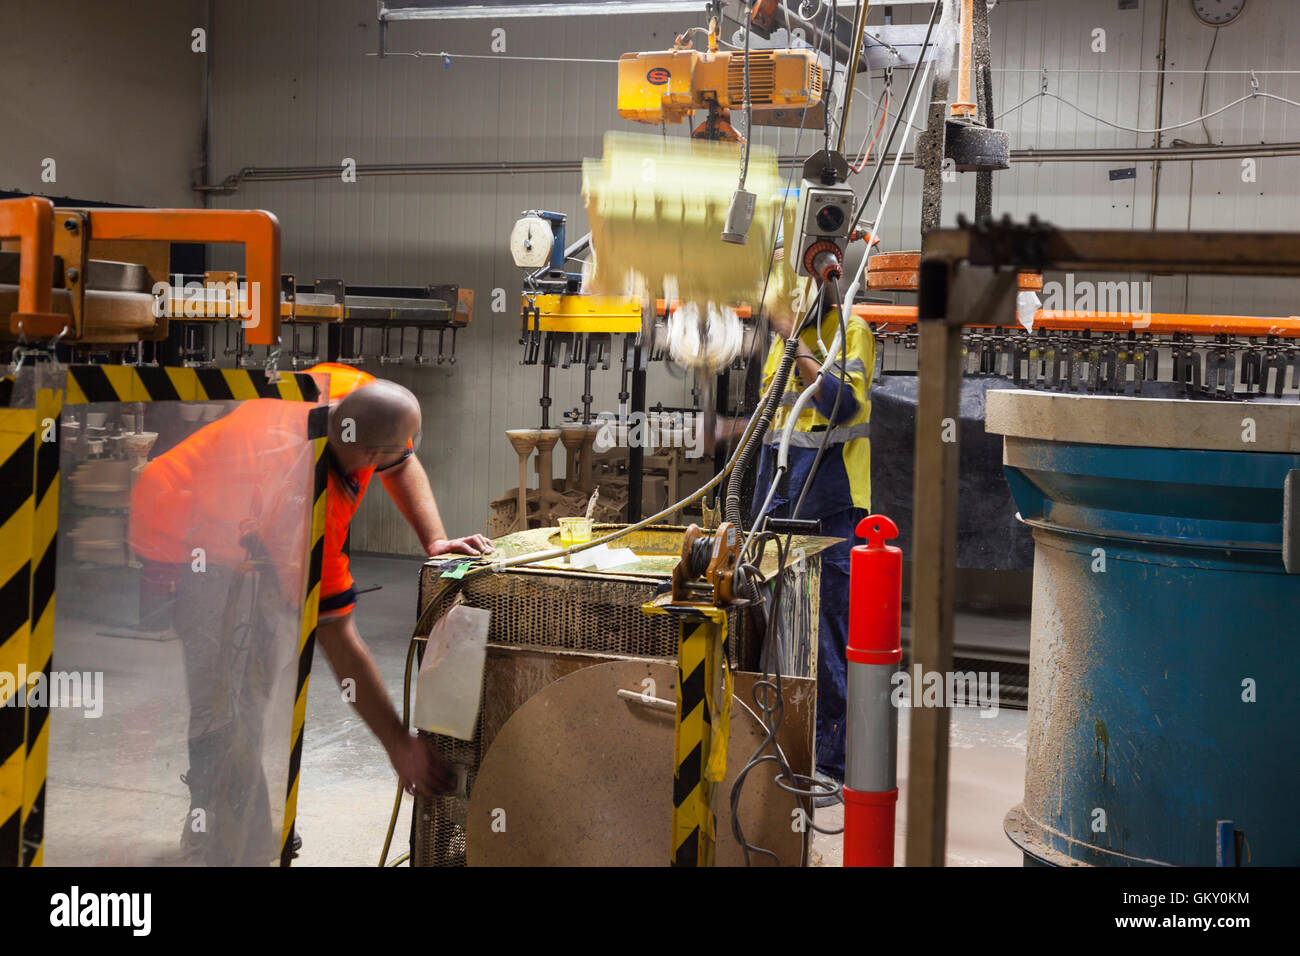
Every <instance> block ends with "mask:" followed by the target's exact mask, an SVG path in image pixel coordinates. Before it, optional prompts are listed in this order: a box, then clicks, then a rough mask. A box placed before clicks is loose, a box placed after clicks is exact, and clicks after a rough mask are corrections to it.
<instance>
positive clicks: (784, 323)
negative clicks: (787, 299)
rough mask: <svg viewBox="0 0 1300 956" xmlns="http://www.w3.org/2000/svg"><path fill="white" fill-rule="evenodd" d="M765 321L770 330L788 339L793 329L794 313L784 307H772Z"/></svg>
mask: <svg viewBox="0 0 1300 956" xmlns="http://www.w3.org/2000/svg"><path fill="white" fill-rule="evenodd" d="M767 322H768V325H769V326H770V327H771V329H772V331H773V332H774V333H776V334H777V335H779V336H780V337H781V338H783V339H788V338H789V337H790V333H791V332H792V331H794V315H793V314H791V313H789V312H786V311H785V310H784V309H773V310H772V311H771V312H769V313H768V314H767Z"/></svg>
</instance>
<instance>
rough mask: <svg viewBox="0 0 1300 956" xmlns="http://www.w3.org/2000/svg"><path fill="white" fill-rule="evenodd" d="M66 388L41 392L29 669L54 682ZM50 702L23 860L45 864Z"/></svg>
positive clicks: (29, 789)
mask: <svg viewBox="0 0 1300 956" xmlns="http://www.w3.org/2000/svg"><path fill="white" fill-rule="evenodd" d="M61 411H62V393H61V392H55V391H51V390H50V389H40V390H38V391H37V393H36V433H35V435H34V437H33V443H34V445H35V447H36V480H35V487H36V494H35V501H36V510H35V513H34V515H33V522H32V585H31V602H32V603H31V640H30V641H29V643H28V646H27V674H28V676H29V677H30V676H31V675H33V674H43V675H44V678H45V686H46V687H49V686H50V684H49V680H50V666H51V661H52V660H53V656H54V582H55V575H56V555H55V545H56V541H57V539H58V531H59V442H58V429H59V424H58V422H59V413H60V412H61ZM48 702H49V699H48V696H47V698H46V706H43V707H27V708H25V713H26V716H27V733H26V746H27V770H26V772H25V774H24V781H23V865H24V866H40V865H41V864H42V863H43V862H44V859H43V858H44V853H45V777H46V771H47V767H48V763H49V751H50V722H49V713H50V712H49V708H48Z"/></svg>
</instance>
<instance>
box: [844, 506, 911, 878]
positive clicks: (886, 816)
mask: <svg viewBox="0 0 1300 956" xmlns="http://www.w3.org/2000/svg"><path fill="white" fill-rule="evenodd" d="M857 530H858V537H861V538H866V539H867V543H866V545H859V546H857V547H856V548H854V549H853V551H852V558H851V564H850V566H849V574H850V577H849V647H848V714H847V720H848V727H847V742H846V745H845V759H844V865H845V866H893V865H894V812H895V809H896V807H897V804H898V710H897V709H896V708H895V707H894V705H893V704H892V703H891V701H890V697H891V695H892V693H893V690H894V684H893V676H894V674H895V673H896V672H897V670H898V664H899V662H900V661H901V660H902V659H903V650H902V645H901V643H900V642H899V627H900V625H901V623H902V619H901V616H900V615H901V606H902V598H903V552H902V551H901V550H899V549H898V548H895V547H893V546H892V545H887V544H885V542H886V541H887V540H888V539H890V538H896V537H898V526H897V525H896V524H894V522H893V521H891V520H890V519H888V518H886V517H885V516H884V515H869V516H867V517H866V518H863V519H862V521H861V522H859V523H858V529H857Z"/></svg>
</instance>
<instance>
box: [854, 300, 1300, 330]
mask: <svg viewBox="0 0 1300 956" xmlns="http://www.w3.org/2000/svg"><path fill="white" fill-rule="evenodd" d="M853 314H854V315H856V316H858V317H859V318H862V319H865V320H866V321H868V322H874V323H878V324H880V325H882V326H884V330H885V331H897V330H898V329H901V328H903V327H906V326H909V325H915V324H916V306H914V305H876V304H874V303H867V304H864V305H855V306H854V307H853ZM984 328H1008V329H1011V328H1016V329H1018V328H1021V326H1020V324H1019V323H1017V322H1015V321H1011V322H1007V323H1005V324H1004V325H999V326H984ZM1034 328H1035V329H1052V330H1054V331H1058V332H1082V331H1087V330H1091V331H1093V332H1148V333H1151V334H1152V335H1172V334H1174V333H1175V332H1180V333H1183V334H1186V335H1243V336H1256V337H1258V336H1268V335H1276V336H1278V337H1280V338H1300V316H1296V315H1292V316H1288V317H1276V316H1260V315H1180V314H1178V313H1172V312H1154V313H1151V314H1144V313H1131V312H1071V311H1063V310H1057V309H1052V310H1048V309H1039V310H1038V312H1036V313H1035V314H1034Z"/></svg>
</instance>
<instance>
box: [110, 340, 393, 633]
mask: <svg viewBox="0 0 1300 956" xmlns="http://www.w3.org/2000/svg"><path fill="white" fill-rule="evenodd" d="M308 372H309V373H313V374H315V373H322V374H327V375H329V400H330V401H331V402H335V401H338V400H339V399H342V398H343V397H344V396H345V395H347V394H349V393H350V392H352V391H353V390H354V389H357V388H360V387H361V386H363V385H368V384H369V383H371V382H373V381H374V380H375V377H374V376H373V375H370V374H369V373H367V372H363V371H361V370H360V369H356V368H352V367H351V366H347V365H339V364H335V363H332V362H324V363H321V364H319V365H316V366H314V367H312V368H310V369H308ZM313 407H314V406H312V405H311V404H309V403H305V402H289V401H281V400H279V399H255V400H251V401H247V402H244V403H243V404H242V405H240V406H239V407H238V408H236V409H235V410H234V411H233V412H231V413H230V414H229V415H227V416H225V417H224V418H221V419H218V420H217V421H215V422H212V423H211V424H209V425H206V426H205V427H203V428H202V429H200V430H199V431H197V432H195V433H194V434H193V435H191V436H190V437H189V438H187V439H185V440H184V441H182V442H181V443H180V444H178V445H177V446H176V447H175V448H172V449H171V450H170V451H167V452H166V453H164V454H162V455H159V456H158V457H157V458H155V459H154V460H153V461H151V462H149V464H148V465H147V466H145V468H144V470H143V471H142V472H141V475H140V478H139V481H138V483H137V484H136V486H135V488H134V489H133V491H132V495H131V519H130V522H131V530H130V542H131V547H132V549H133V550H135V552H136V553H137V554H139V555H140V556H141V557H144V558H147V559H149V560H152V561H159V562H164V563H171V564H189V563H191V561H192V559H193V553H194V552H193V549H194V548H196V547H200V548H203V550H204V559H205V561H206V562H207V563H210V564H215V565H219V566H226V567H234V566H236V565H237V564H239V563H240V562H242V561H243V560H245V558H246V557H247V549H246V547H245V545H244V543H243V542H244V539H245V535H247V534H248V533H249V532H250V531H255V532H257V535H258V537H259V538H260V539H261V543H262V547H264V548H265V549H266V551H267V552H268V553H269V555H270V557H271V559H272V561H273V563H274V564H275V566H276V568H277V571H278V572H279V575H280V579H281V582H282V584H283V586H284V587H285V588H286V589H291V588H295V587H298V586H300V582H301V581H302V573H303V567H304V564H305V556H306V551H307V535H308V533H309V531H310V528H309V527H306V525H305V524H304V522H303V519H302V515H303V514H304V513H306V514H310V505H309V504H305V503H304V502H305V498H304V495H305V494H307V493H308V492H307V491H305V489H310V488H311V471H312V465H313V459H314V456H313V455H312V453H311V443H310V441H308V439H307V416H308V413H309V412H310V411H311V409H312V408H313ZM325 454H326V457H327V459H328V461H329V469H328V473H329V477H328V490H327V493H326V504H325V509H326V510H325V540H324V553H323V555H322V561H321V591H320V611H319V617H320V619H321V620H327V619H329V618H331V617H340V616H342V615H344V614H347V613H349V612H350V611H352V609H353V608H354V607H355V606H356V590H355V586H354V582H353V580H352V574H351V572H350V570H349V567H348V557H347V555H346V554H345V553H344V546H345V545H346V543H347V538H348V527H349V525H350V524H351V523H352V517H353V515H355V514H356V512H357V508H358V507H359V506H360V505H361V500H362V499H363V498H364V497H365V494H366V489H367V488H368V487H369V485H370V479H371V478H373V477H374V473H375V470H376V469H375V467H374V466H370V467H367V468H362V469H360V470H358V471H355V472H353V473H351V474H344V473H343V471H342V469H341V468H340V467H339V465H338V462H337V460H336V459H335V457H334V455H333V454H332V453H331V452H330V451H329V449H328V447H327V448H326V452H325ZM407 454H408V455H409V454H411V446H410V445H409V444H408V450H407Z"/></svg>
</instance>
